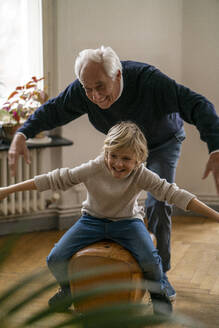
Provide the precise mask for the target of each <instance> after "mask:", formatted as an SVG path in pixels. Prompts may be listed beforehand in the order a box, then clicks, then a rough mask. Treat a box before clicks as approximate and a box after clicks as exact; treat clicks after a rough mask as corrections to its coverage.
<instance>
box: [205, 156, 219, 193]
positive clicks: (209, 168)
mask: <svg viewBox="0 0 219 328" xmlns="http://www.w3.org/2000/svg"><path fill="white" fill-rule="evenodd" d="M210 172H212V174H213V177H214V181H215V184H216V188H217V193H218V194H219V152H216V153H213V154H211V155H210V158H209V160H208V162H207V165H206V168H205V172H204V175H203V177H202V179H205V178H207V176H208V175H209V173H210Z"/></svg>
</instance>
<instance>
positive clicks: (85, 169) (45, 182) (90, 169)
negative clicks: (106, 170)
mask: <svg viewBox="0 0 219 328" xmlns="http://www.w3.org/2000/svg"><path fill="white" fill-rule="evenodd" d="M99 163H100V157H97V158H96V159H95V160H90V161H88V162H87V163H83V164H81V165H79V166H77V167H75V168H73V169H69V168H60V169H56V170H53V171H51V172H49V173H47V174H41V175H38V176H35V177H34V182H35V185H36V187H37V190H38V191H45V190H49V189H51V190H54V191H57V190H63V191H65V190H67V189H69V188H71V187H72V186H74V185H76V184H79V183H83V182H85V181H86V180H87V179H89V177H90V176H95V174H96V172H97V171H98V170H99Z"/></svg>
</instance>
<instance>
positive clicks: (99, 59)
mask: <svg viewBox="0 0 219 328" xmlns="http://www.w3.org/2000/svg"><path fill="white" fill-rule="evenodd" d="M89 61H94V62H96V63H102V64H103V67H104V69H105V71H106V74H107V75H108V76H109V77H111V78H112V79H113V80H114V79H115V78H116V75H117V73H118V71H120V72H122V65H121V62H120V60H119V57H118V56H117V54H116V53H115V51H114V50H113V49H112V48H111V47H104V46H101V47H100V48H97V49H85V50H82V51H81V52H80V53H79V54H78V56H77V58H76V60H75V74H76V76H77V78H78V79H79V81H80V75H81V70H82V68H83V66H84V64H87V62H89Z"/></svg>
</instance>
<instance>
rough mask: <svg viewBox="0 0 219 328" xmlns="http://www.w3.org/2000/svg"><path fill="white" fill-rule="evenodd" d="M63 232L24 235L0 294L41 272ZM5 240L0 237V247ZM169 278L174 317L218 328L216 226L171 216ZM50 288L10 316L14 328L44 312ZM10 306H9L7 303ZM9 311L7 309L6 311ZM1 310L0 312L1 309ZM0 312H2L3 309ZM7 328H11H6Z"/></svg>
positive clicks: (0, 269) (3, 274)
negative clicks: (170, 264) (185, 318)
mask: <svg viewBox="0 0 219 328" xmlns="http://www.w3.org/2000/svg"><path fill="white" fill-rule="evenodd" d="M63 233H64V232H63V231H62V232H60V231H46V232H33V233H27V234H24V235H22V236H21V237H20V239H19V240H18V241H17V243H16V245H15V248H14V249H13V251H12V253H11V254H10V256H8V257H7V259H6V261H5V262H4V264H3V265H1V266H0V295H1V294H2V293H3V292H4V291H5V290H6V289H7V288H9V287H10V286H11V285H12V284H13V283H15V282H16V281H19V280H20V279H22V278H24V277H25V276H26V275H28V274H31V273H32V272H35V271H36V270H39V269H46V270H47V268H46V256H47V255H48V253H49V251H50V250H51V248H52V247H53V245H54V243H55V242H57V241H58V240H59V238H60V237H61V236H62V234H63ZM7 239H8V237H6V236H4V237H0V245H1V249H2V247H3V246H2V245H3V244H4V242H5V241H6V240H7ZM169 279H170V281H171V283H172V284H173V285H174V287H175V289H176V291H177V300H176V302H175V304H174V312H175V313H180V314H182V315H185V316H189V317H190V318H192V319H193V320H197V322H198V323H197V328H199V327H201V324H203V325H204V327H207V328H218V327H219V224H218V223H217V222H214V221H210V220H208V219H205V218H200V217H189V216H188V217H183V216H182V217H174V218H173V232H172V268H171V271H170V272H169ZM52 281H53V278H52V276H51V275H50V273H49V271H48V273H47V274H46V276H45V278H44V280H43V282H39V281H37V282H34V281H33V282H31V283H30V285H29V286H28V288H26V290H25V289H23V290H22V293H20V294H19V293H18V294H17V295H16V297H13V302H15V303H16V302H17V301H18V300H19V299H22V297H23V296H24V294H25V293H28V292H29V290H30V288H31V289H32V291H33V292H34V291H37V290H39V288H40V287H41V285H42V284H43V283H45V282H52ZM55 291H56V288H55V287H54V288H52V289H51V290H49V291H48V292H46V293H44V294H43V295H42V296H40V297H39V298H37V299H36V300H34V301H33V302H32V303H31V304H29V305H28V306H26V307H25V308H23V309H22V310H21V311H18V312H17V313H16V315H14V316H11V324H12V327H17V325H18V324H19V323H20V322H22V321H23V320H24V319H25V318H28V317H29V316H30V314H32V313H34V312H37V311H39V309H41V308H45V309H46V308H47V301H48V298H49V297H50V296H52V295H53V294H54V292H55ZM10 306H12V305H11V304H10ZM6 308H7V307H6ZM1 310H2V309H1ZM2 311H3V310H2ZM66 316H71V314H57V315H55V316H53V317H52V318H50V319H48V320H47V321H44V322H43V323H42V322H41V323H38V324H36V325H31V327H46V328H49V327H50V326H51V325H52V324H53V323H58V322H62V320H63V319H65V318H66ZM6 327H7V328H10V326H9V324H8V325H6ZM160 327H174V328H176V327H189V325H188V326H187V325H184V326H183V325H179V324H178V325H176V324H173V325H170V324H168V325H162V326H160Z"/></svg>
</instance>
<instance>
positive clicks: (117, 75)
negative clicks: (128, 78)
mask: <svg viewBox="0 0 219 328" xmlns="http://www.w3.org/2000/svg"><path fill="white" fill-rule="evenodd" d="M121 76H122V73H121V71H120V70H118V72H117V74H116V79H118V80H119V81H120V79H121Z"/></svg>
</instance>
